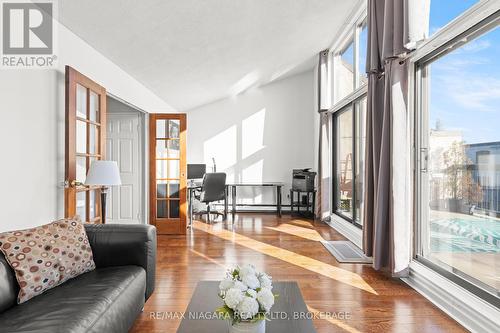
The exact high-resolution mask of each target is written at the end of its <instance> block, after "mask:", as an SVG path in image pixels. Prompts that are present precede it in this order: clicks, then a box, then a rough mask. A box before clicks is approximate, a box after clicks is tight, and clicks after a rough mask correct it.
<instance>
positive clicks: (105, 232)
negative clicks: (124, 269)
mask: <svg viewBox="0 0 500 333" xmlns="http://www.w3.org/2000/svg"><path fill="white" fill-rule="evenodd" d="M85 231H86V232H87V237H88V238H89V242H90V247H91V248H92V253H93V256H94V262H95V264H96V266H97V268H99V267H109V266H124V265H137V266H141V267H142V268H144V270H145V271H146V295H145V296H146V300H147V299H148V298H149V296H151V294H152V293H153V290H154V287H155V273H156V228H155V227H154V226H151V225H145V224H85Z"/></svg>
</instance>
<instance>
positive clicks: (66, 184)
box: [64, 180, 84, 188]
mask: <svg viewBox="0 0 500 333" xmlns="http://www.w3.org/2000/svg"><path fill="white" fill-rule="evenodd" d="M78 186H84V184H83V183H82V182H79V181H77V180H72V181H69V180H65V181H64V187H65V188H70V187H78Z"/></svg>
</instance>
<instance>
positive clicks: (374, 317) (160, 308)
mask: <svg viewBox="0 0 500 333" xmlns="http://www.w3.org/2000/svg"><path fill="white" fill-rule="evenodd" d="M322 239H325V240H340V239H343V237H342V236H341V235H340V234H338V233H337V232H335V231H334V230H333V229H332V228H330V227H329V226H326V225H324V224H322V223H313V222H312V221H309V220H305V219H296V218H291V217H289V216H284V217H282V218H277V217H276V216H275V215H271V214H269V215H268V214H260V215H255V214H239V215H237V216H236V217H235V219H234V222H233V221H232V219H231V218H229V219H228V221H227V222H223V223H222V222H218V223H216V224H214V225H207V224H205V223H202V222H196V221H195V223H194V228H193V230H192V231H190V232H188V234H187V235H185V236H158V253H157V273H156V274H157V279H156V289H155V292H154V294H153V296H151V298H150V299H149V300H148V302H147V303H146V305H145V308H144V312H143V313H142V314H141V315H140V317H139V318H138V319H137V321H136V322H135V324H134V327H133V329H132V332H175V331H176V329H177V327H178V326H179V323H180V320H181V319H180V318H169V319H167V318H164V319H155V318H154V316H156V314H155V313H156V312H163V313H165V312H167V313H168V312H174V311H179V312H182V311H184V310H185V309H186V307H187V305H188V303H189V300H190V298H191V295H192V293H193V291H194V288H195V287H196V283H197V282H198V281H200V280H220V279H222V278H223V277H224V272H225V268H226V267H229V266H231V265H234V264H243V263H252V264H254V265H255V266H256V267H257V268H258V269H260V270H263V271H265V272H267V273H269V274H270V275H272V277H273V280H274V281H297V282H298V284H299V287H300V289H301V292H302V295H303V297H304V300H305V302H306V304H307V305H308V307H309V309H310V311H311V312H313V313H321V312H328V313H330V316H328V317H325V316H322V317H321V318H318V319H315V320H314V326H315V327H316V329H317V331H318V332H325V333H326V332H328V333H330V332H350V333H358V332H398V333H399V332H405V333H406V332H466V330H465V329H463V328H462V327H461V326H460V325H458V324H457V323H456V322H455V321H453V320H452V319H451V318H450V317H448V316H447V315H446V314H444V313H443V312H442V311H441V310H439V309H438V308H437V307H435V306H434V305H433V304H432V303H430V302H429V301H427V300H426V299H425V298H424V297H422V296H421V295H419V294H418V293H417V292H415V291H414V290H413V289H411V288H410V287H408V286H407V285H406V284H404V283H403V282H401V281H399V280H395V279H390V278H387V277H385V276H383V275H382V274H379V273H377V272H375V271H374V270H373V269H372V268H371V266H370V265H358V264H339V263H338V262H337V261H336V260H335V258H334V257H333V256H331V255H330V253H329V252H327V251H326V250H325V248H324V247H323V245H321V244H320V243H319V241H320V240H322ZM193 333H196V332H193ZM214 333H218V332H214ZM269 333H272V332H269ZM304 333H307V332H304Z"/></svg>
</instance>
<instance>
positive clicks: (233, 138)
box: [187, 70, 316, 204]
mask: <svg viewBox="0 0 500 333" xmlns="http://www.w3.org/2000/svg"><path fill="white" fill-rule="evenodd" d="M313 77H314V75H313V71H312V70H310V71H307V72H305V73H302V74H298V75H295V76H292V77H288V78H285V79H283V80H280V81H276V82H273V83H271V84H268V85H265V86H262V87H259V88H253V89H250V90H248V91H246V92H244V93H242V94H240V95H238V96H235V97H232V98H226V99H223V100H220V101H217V102H214V103H211V104H208V105H205V106H202V107H199V108H196V109H193V110H190V111H188V125H187V126H188V142H187V157H188V159H187V160H188V163H206V164H207V167H208V168H209V167H210V166H211V165H212V162H211V159H212V157H214V158H215V160H216V162H217V171H225V172H227V174H228V182H232V181H237V182H262V181H279V182H284V183H286V187H285V189H284V191H283V203H284V204H288V203H289V200H288V199H287V195H288V193H289V188H290V185H291V178H292V169H294V168H307V167H310V168H312V167H314V165H315V158H314V156H315V151H314V147H315V141H316V139H315V136H314V117H313V111H314V110H315V109H314V94H313V89H314V80H313ZM238 196H239V202H245V203H262V202H264V203H273V202H274V200H275V195H274V192H273V191H272V189H265V190H264V193H262V192H261V189H259V188H256V189H248V190H243V189H242V190H241V191H240V192H239V193H238Z"/></svg>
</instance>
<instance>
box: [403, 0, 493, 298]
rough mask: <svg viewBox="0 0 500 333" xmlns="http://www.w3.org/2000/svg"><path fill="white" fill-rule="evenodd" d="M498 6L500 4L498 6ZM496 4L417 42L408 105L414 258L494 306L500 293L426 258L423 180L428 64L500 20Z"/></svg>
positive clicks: (482, 5) (490, 3)
mask: <svg viewBox="0 0 500 333" xmlns="http://www.w3.org/2000/svg"><path fill="white" fill-rule="evenodd" d="M497 7H498V6H497ZM497 7H495V4H494V1H489V0H486V1H482V2H479V3H477V4H475V5H473V6H472V7H470V8H469V9H467V10H466V11H465V12H464V13H462V14H461V15H459V16H458V17H457V18H455V19H454V20H452V21H451V22H449V23H448V24H447V25H445V26H444V27H442V28H441V29H440V30H438V31H437V32H436V33H434V34H433V35H432V36H431V37H430V38H428V39H427V40H425V41H424V42H423V43H422V44H421V45H419V46H418V48H417V50H415V51H414V52H413V54H412V55H411V56H410V57H409V63H410V66H409V70H410V72H409V83H410V87H409V88H410V89H409V92H410V94H409V95H410V96H409V97H410V98H409V104H408V105H409V107H410V114H411V115H412V118H413V119H412V120H413V124H412V128H413V135H412V137H413V144H412V146H413V150H414V153H413V165H414V168H413V169H414V170H413V171H414V182H413V184H414V185H413V186H414V189H413V193H414V214H413V215H414V216H413V221H414V223H413V224H414V234H415V237H414V246H413V251H414V252H413V258H414V260H416V261H417V262H420V263H422V264H423V265H425V266H427V267H429V268H430V269H432V270H434V271H436V272H437V273H438V274H440V275H442V276H444V277H445V278H447V279H448V280H450V281H451V282H454V283H456V284H457V285H459V286H461V287H463V288H465V289H466V290H468V291H469V292H471V293H472V294H474V295H476V296H478V297H480V298H481V299H483V300H485V301H486V302H488V303H490V304H493V305H494V306H497V307H499V306H500V298H499V294H498V293H497V295H495V293H493V292H492V290H491V289H490V288H488V287H487V286H485V285H483V283H481V282H480V281H478V280H476V279H474V278H473V277H469V276H464V275H465V274H464V273H461V272H460V271H458V270H457V269H455V268H453V267H444V266H442V265H438V264H437V263H435V262H433V261H431V260H429V259H427V258H426V257H425V256H424V255H425V254H424V252H425V249H424V242H426V241H428V239H429V236H430V235H429V234H428V233H427V227H426V226H425V225H424V223H427V222H428V221H429V216H428V214H429V213H428V209H427V208H428V201H429V198H428V197H427V196H428V193H426V192H424V191H423V190H424V186H425V185H424V184H425V183H426V182H428V180H429V179H428V173H427V170H426V169H427V156H428V155H427V154H428V151H427V147H429V142H428V138H427V137H426V136H425V135H424V130H425V128H426V127H425V126H426V124H428V122H429V120H428V115H429V110H428V103H427V101H428V99H429V92H428V91H427V90H426V87H429V86H430V84H429V82H428V81H429V76H428V73H427V66H428V65H430V64H432V63H433V62H434V61H436V60H437V59H439V58H441V57H444V56H446V55H447V54H449V53H451V52H453V51H455V50H456V49H458V48H460V47H461V46H463V45H464V44H466V43H467V42H468V41H469V40H470V39H474V38H476V37H478V36H479V35H482V34H485V33H487V32H488V31H491V30H492V29H494V28H495V27H496V26H498V24H499V22H500V11H499V10H498V8H497Z"/></svg>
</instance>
